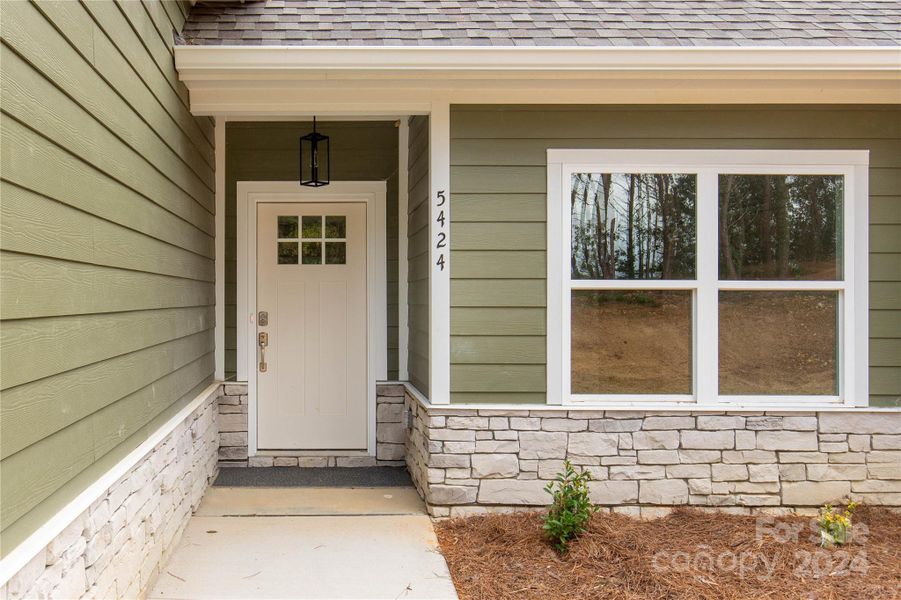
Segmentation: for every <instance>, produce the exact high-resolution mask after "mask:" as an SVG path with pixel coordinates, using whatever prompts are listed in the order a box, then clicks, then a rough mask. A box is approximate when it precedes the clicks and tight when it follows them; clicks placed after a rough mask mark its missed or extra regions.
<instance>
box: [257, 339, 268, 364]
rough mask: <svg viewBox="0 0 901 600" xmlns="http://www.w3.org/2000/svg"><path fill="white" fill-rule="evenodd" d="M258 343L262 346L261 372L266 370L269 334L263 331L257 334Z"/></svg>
mask: <svg viewBox="0 0 901 600" xmlns="http://www.w3.org/2000/svg"><path fill="white" fill-rule="evenodd" d="M257 345H258V346H259V347H260V373H265V372H266V346H268V345H269V334H268V333H266V332H265V331H261V332H260V333H259V335H257Z"/></svg>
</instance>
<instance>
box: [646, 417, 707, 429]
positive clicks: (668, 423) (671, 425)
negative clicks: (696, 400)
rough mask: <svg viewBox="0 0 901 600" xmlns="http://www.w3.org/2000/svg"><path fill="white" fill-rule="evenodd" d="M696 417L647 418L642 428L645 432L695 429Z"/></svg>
mask: <svg viewBox="0 0 901 600" xmlns="http://www.w3.org/2000/svg"><path fill="white" fill-rule="evenodd" d="M694 427H695V418H694V417H687V416H686V417H647V418H645V420H644V423H643V424H642V426H641V429H642V430H644V431H650V430H657V429H694Z"/></svg>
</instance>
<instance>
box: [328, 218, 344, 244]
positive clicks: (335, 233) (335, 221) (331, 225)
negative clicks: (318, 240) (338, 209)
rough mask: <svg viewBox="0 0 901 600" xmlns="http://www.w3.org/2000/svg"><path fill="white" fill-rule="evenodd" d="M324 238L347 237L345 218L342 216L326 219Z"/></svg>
mask: <svg viewBox="0 0 901 600" xmlns="http://www.w3.org/2000/svg"><path fill="white" fill-rule="evenodd" d="M325 237H327V238H332V239H334V238H345V237H347V218H346V217H344V216H337V217H326V218H325Z"/></svg>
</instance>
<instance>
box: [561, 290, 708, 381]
mask: <svg viewBox="0 0 901 600" xmlns="http://www.w3.org/2000/svg"><path fill="white" fill-rule="evenodd" d="M571 307H572V321H571V323H572V357H571V358H572V360H571V375H572V379H571V389H572V392H573V393H574V394H690V393H691V392H692V380H691V379H692V376H691V373H692V333H691V332H692V302H691V292H689V291H649V290H641V291H639V290H623V291H621V290H603V291H600V290H578V291H573V292H572V305H571Z"/></svg>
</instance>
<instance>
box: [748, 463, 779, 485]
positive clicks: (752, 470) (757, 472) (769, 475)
mask: <svg viewBox="0 0 901 600" xmlns="http://www.w3.org/2000/svg"><path fill="white" fill-rule="evenodd" d="M748 479H750V480H751V481H754V482H766V481H779V465H776V464H770V465H748Z"/></svg>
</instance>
